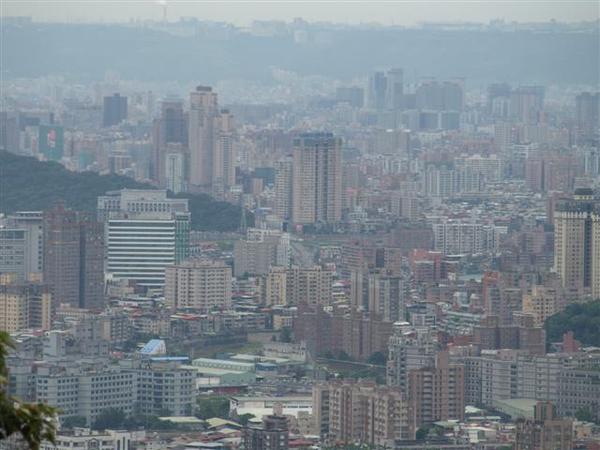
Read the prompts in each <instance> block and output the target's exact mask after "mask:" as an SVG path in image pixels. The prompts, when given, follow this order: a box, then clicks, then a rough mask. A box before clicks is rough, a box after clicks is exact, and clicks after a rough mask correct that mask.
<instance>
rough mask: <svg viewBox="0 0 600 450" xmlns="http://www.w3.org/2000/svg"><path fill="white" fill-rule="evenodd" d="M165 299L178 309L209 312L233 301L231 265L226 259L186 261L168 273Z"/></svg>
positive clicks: (222, 307)
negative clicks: (219, 260) (228, 264)
mask: <svg viewBox="0 0 600 450" xmlns="http://www.w3.org/2000/svg"><path fill="white" fill-rule="evenodd" d="M165 301H166V304H167V305H168V306H169V307H171V308H174V309H193V310H197V311H201V312H202V313H207V312H209V311H210V310H212V309H227V308H229V306H230V305H231V267H229V266H227V265H225V264H224V263H222V262H212V261H194V260H190V261H185V262H183V263H181V264H177V265H174V266H169V267H167V268H166V273H165Z"/></svg>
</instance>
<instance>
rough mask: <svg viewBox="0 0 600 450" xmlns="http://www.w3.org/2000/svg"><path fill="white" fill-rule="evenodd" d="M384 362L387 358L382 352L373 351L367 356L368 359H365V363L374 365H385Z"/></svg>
mask: <svg viewBox="0 0 600 450" xmlns="http://www.w3.org/2000/svg"><path fill="white" fill-rule="evenodd" d="M386 362H387V358H386V357H385V355H384V354H383V353H382V352H375V353H373V354H372V355H371V356H369V359H367V363H369V364H373V365H375V366H385V363H386Z"/></svg>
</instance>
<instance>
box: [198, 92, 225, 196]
mask: <svg viewBox="0 0 600 450" xmlns="http://www.w3.org/2000/svg"><path fill="white" fill-rule="evenodd" d="M234 133H235V128H234V123H233V115H232V114H231V113H230V112H229V110H227V109H222V110H219V103H218V99H217V94H216V93H215V92H213V90H212V88H211V87H208V86H198V87H197V88H196V90H195V91H193V92H192V93H191V94H190V113H189V123H188V138H189V150H190V169H189V182H190V184H191V185H192V187H193V188H194V189H197V190H203V191H205V192H210V193H212V194H213V195H215V196H216V197H217V198H221V197H222V196H223V195H224V193H225V192H227V190H228V189H229V187H230V186H232V185H233V184H235V149H234Z"/></svg>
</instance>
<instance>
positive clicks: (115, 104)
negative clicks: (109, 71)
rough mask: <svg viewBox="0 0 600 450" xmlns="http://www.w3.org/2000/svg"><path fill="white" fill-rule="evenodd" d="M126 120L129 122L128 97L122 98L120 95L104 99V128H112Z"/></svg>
mask: <svg viewBox="0 0 600 450" xmlns="http://www.w3.org/2000/svg"><path fill="white" fill-rule="evenodd" d="M124 120H127V97H122V96H121V95H120V94H118V93H116V94H113V95H112V96H109V97H104V109H103V120H102V126H103V127H105V128H106V127H112V126H115V125H119V124H120V123H121V122H123V121H124Z"/></svg>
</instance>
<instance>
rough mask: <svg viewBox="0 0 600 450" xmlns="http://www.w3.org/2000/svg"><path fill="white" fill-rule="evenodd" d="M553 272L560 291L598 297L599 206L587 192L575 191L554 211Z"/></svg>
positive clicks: (591, 193)
mask: <svg viewBox="0 0 600 450" xmlns="http://www.w3.org/2000/svg"><path fill="white" fill-rule="evenodd" d="M554 227H555V228H554V270H555V271H556V273H557V274H558V275H559V276H560V279H561V281H562V285H563V286H564V287H569V288H576V289H590V290H591V292H592V295H593V296H596V297H597V296H598V295H600V203H599V202H598V200H596V199H595V198H594V192H593V191H592V190H591V189H576V190H575V194H574V196H573V198H571V199H564V200H558V201H557V203H556V206H555V211H554Z"/></svg>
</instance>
